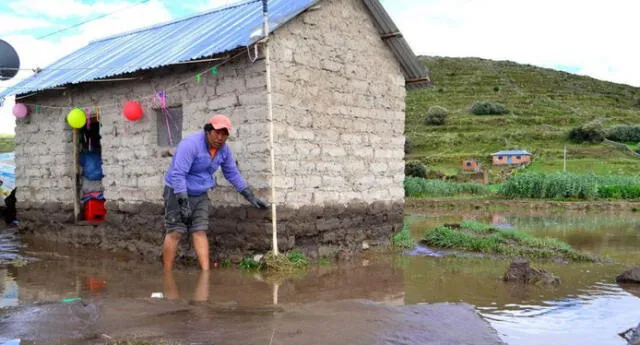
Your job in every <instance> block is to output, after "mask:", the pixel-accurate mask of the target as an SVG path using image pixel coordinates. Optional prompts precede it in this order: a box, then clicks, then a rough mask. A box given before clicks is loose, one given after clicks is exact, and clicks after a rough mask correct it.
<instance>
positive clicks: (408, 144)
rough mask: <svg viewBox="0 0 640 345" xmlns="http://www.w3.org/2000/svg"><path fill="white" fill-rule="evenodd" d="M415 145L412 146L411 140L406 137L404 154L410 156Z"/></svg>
mask: <svg viewBox="0 0 640 345" xmlns="http://www.w3.org/2000/svg"><path fill="white" fill-rule="evenodd" d="M412 148H413V145H412V144H411V139H410V138H409V137H408V136H406V135H405V136H404V153H405V154H409V153H410V152H411V149H412Z"/></svg>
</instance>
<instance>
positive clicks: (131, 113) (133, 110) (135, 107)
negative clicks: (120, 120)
mask: <svg viewBox="0 0 640 345" xmlns="http://www.w3.org/2000/svg"><path fill="white" fill-rule="evenodd" d="M122 114H123V115H124V117H125V118H126V119H127V120H129V121H138V120H140V119H141V118H142V106H140V103H138V102H136V101H128V102H127V103H125V104H124V107H123V112H122Z"/></svg>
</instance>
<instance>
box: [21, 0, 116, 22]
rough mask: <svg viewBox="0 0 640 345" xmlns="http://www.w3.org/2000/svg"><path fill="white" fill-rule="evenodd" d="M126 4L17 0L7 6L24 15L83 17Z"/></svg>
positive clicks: (65, 0)
mask: <svg viewBox="0 0 640 345" xmlns="http://www.w3.org/2000/svg"><path fill="white" fill-rule="evenodd" d="M123 4H124V5H126V3H124V2H120V3H119V4H118V3H113V4H108V3H104V2H99V3H95V4H91V5H89V4H85V3H84V2H82V1H78V0H56V1H51V0H19V1H12V2H10V3H9V8H10V9H12V10H13V11H14V12H15V13H17V14H20V15H24V16H45V17H52V18H62V19H64V18H70V17H84V16H89V15H92V14H96V13H105V12H109V11H112V10H114V9H117V8H118V6H120V7H122V5H123Z"/></svg>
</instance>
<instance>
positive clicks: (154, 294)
mask: <svg viewBox="0 0 640 345" xmlns="http://www.w3.org/2000/svg"><path fill="white" fill-rule="evenodd" d="M151 298H164V294H163V293H162V292H153V293H151Z"/></svg>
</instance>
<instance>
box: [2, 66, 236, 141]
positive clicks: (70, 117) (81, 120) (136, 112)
mask: <svg viewBox="0 0 640 345" xmlns="http://www.w3.org/2000/svg"><path fill="white" fill-rule="evenodd" d="M242 54H243V53H238V54H236V55H234V56H231V57H228V58H227V59H225V60H224V61H223V62H221V63H218V64H217V65H214V66H209V67H207V69H205V70H202V71H201V72H199V73H197V74H196V75H195V81H196V83H197V84H200V83H201V82H202V78H203V77H205V76H206V75H207V74H208V73H211V75H218V72H219V68H220V66H222V65H224V64H226V63H227V62H229V61H232V60H234V59H235V58H236V57H238V56H241V55H242ZM191 78H193V77H191ZM187 80H188V79H187ZM187 80H184V81H181V82H179V83H177V84H175V85H173V86H170V87H169V88H167V89H165V90H163V91H160V92H156V93H154V94H152V95H150V96H147V97H143V98H142V99H141V102H142V103H143V104H146V105H149V106H151V107H155V106H156V104H157V102H158V101H159V102H160V108H161V110H162V113H163V114H164V117H165V122H166V124H167V132H168V133H167V134H168V135H169V142H170V143H171V144H173V135H172V133H171V128H170V126H169V119H170V117H171V116H172V115H171V113H170V111H169V109H168V108H167V105H166V94H167V91H169V90H172V89H175V88H178V87H181V86H182V85H184V83H185V82H187ZM1 101H3V99H2V98H0V102H1ZM147 102H150V103H147ZM0 104H1V103H0ZM23 107H24V109H23ZM29 107H32V108H31V109H32V111H35V113H36V114H39V113H42V112H43V111H44V110H45V109H68V107H64V106H51V105H42V104H33V103H20V104H16V105H15V107H14V110H13V114H14V115H15V116H16V117H25V116H27V115H28V114H29ZM92 107H95V114H96V119H97V121H98V122H99V121H100V117H101V115H102V110H103V109H105V108H109V109H111V108H112V107H113V108H120V107H121V108H122V115H123V117H124V118H126V119H127V120H129V121H137V120H140V119H141V118H142V116H143V115H144V113H143V110H142V105H141V104H140V103H139V101H136V100H129V101H127V102H126V103H125V104H124V105H123V104H122V103H120V102H117V103H107V104H101V105H93V106H92ZM92 107H76V108H73V109H71V111H69V112H68V113H67V116H66V120H67V123H68V124H69V126H71V127H73V128H82V127H83V126H85V125H87V126H88V125H89V123H90V121H89V120H88V119H87V116H90V114H91V112H92V109H91V108H92ZM83 108H84V109H85V110H83ZM23 114H24V115H23ZM125 129H126V128H125Z"/></svg>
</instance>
